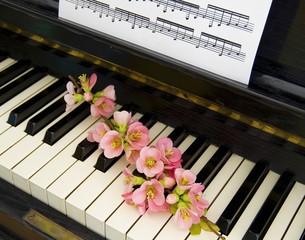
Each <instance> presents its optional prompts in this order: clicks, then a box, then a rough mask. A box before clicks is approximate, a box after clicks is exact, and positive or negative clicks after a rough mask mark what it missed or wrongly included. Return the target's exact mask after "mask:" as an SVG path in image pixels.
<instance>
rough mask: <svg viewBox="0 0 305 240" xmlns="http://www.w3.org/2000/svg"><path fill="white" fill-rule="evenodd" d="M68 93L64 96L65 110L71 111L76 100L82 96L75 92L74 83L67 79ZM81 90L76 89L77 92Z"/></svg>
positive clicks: (79, 99)
mask: <svg viewBox="0 0 305 240" xmlns="http://www.w3.org/2000/svg"><path fill="white" fill-rule="evenodd" d="M66 87H67V90H68V93H67V94H66V95H65V96H64V99H65V102H66V103H67V105H66V111H71V110H72V109H73V107H74V105H75V103H77V102H78V101H81V100H82V98H83V96H82V95H81V94H78V93H77V92H75V87H74V84H73V83H72V82H71V81H69V82H68V83H67V85H66ZM79 91H81V89H79V90H78V92H79Z"/></svg>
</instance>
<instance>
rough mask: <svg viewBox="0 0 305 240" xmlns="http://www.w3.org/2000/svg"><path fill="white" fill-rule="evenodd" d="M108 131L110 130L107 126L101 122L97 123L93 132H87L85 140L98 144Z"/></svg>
mask: <svg viewBox="0 0 305 240" xmlns="http://www.w3.org/2000/svg"><path fill="white" fill-rule="evenodd" d="M108 131H110V128H109V127H108V125H107V124H105V123H103V122H98V123H97V124H96V128H95V130H90V131H89V132H88V136H87V140H88V141H89V142H98V143H99V142H100V141H101V139H102V137H104V135H105V134H106V132H108Z"/></svg>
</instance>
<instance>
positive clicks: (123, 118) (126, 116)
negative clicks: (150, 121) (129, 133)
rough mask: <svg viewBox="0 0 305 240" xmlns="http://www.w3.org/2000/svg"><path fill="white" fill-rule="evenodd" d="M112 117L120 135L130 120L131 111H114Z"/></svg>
mask: <svg viewBox="0 0 305 240" xmlns="http://www.w3.org/2000/svg"><path fill="white" fill-rule="evenodd" d="M113 119H114V122H115V124H116V127H117V129H118V131H119V132H120V133H122V135H125V133H126V130H127V127H128V124H129V121H130V120H131V113H130V112H127V111H116V112H114V114H113Z"/></svg>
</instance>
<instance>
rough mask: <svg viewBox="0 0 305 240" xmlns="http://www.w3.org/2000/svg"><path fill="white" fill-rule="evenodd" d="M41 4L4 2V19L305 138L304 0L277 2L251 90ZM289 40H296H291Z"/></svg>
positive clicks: (1, 3) (21, 0)
mask: <svg viewBox="0 0 305 240" xmlns="http://www.w3.org/2000/svg"><path fill="white" fill-rule="evenodd" d="M39 2H40V1H33V4H31V5H29V3H28V1H24V0H14V1H7V0H2V1H0V16H1V19H3V20H5V21H7V22H9V23H12V24H14V25H16V26H19V27H20V28H21V29H24V30H27V31H29V32H32V33H33V34H37V35H38V36H42V37H44V38H46V39H52V40H55V41H56V42H58V43H60V44H63V45H65V46H69V47H71V48H74V49H78V50H80V51H83V52H85V53H89V54H92V55H95V56H97V57H100V58H102V59H105V60H106V61H109V62H112V63H115V64H117V65H120V66H123V67H125V68H127V69H130V70H133V71H135V72H138V73H141V74H143V75H146V76H148V77H150V78H153V79H157V80H158V81H161V82H164V83H166V84H169V85H171V86H174V87H177V88H180V89H183V90H185V91H187V92H190V93H192V94H195V95H197V96H199V97H203V98H205V99H207V100H209V101H212V102H215V103H217V104H219V105H221V106H224V107H227V108H230V109H233V110H235V111H238V112H240V113H243V114H245V115H247V116H250V117H252V118H255V119H258V120H261V121H263V122H266V123H268V124H271V125H273V126H275V127H278V128H280V129H283V130H285V131H287V132H290V133H293V134H297V135H300V136H303V137H305V128H304V119H305V111H304V109H305V105H304V102H305V101H304V96H305V90H304V88H303V87H300V85H299V84H296V83H300V82H303V77H302V76H303V74H304V69H305V63H304V57H303V56H304V55H303V54H302V53H304V51H305V50H304V49H305V46H304V44H303V42H305V41H304V40H305V33H304V29H305V28H304V21H303V19H304V14H302V9H304V6H305V1H304V0H292V1H285V0H274V1H273V4H272V7H271V12H270V17H269V18H268V21H267V24H266V30H265V31H264V35H263V37H262V41H261V44H260V47H259V51H258V55H257V57H256V60H255V65H254V71H253V72H252V76H251V81H250V85H249V87H247V86H245V85H243V84H239V83H236V82H232V81H231V80H229V79H225V78H222V77H219V76H215V75H213V74H211V73H207V72H206V71H204V70H202V69H198V68H194V67H192V66H190V65H187V64H183V63H181V62H178V61H175V60H173V59H169V58H167V57H164V56H162V55H160V54H155V53H154V52H151V51H149V50H146V49H142V48H138V47H136V46H134V45H132V44H127V43H126V42H124V41H122V40H119V39H116V38H114V37H112V36H109V35H105V34H103V33H97V32H94V31H93V30H92V31H90V30H88V29H84V28H81V27H80V26H76V25H75V24H71V23H68V22H64V21H62V20H60V19H58V18H57V10H56V8H47V7H45V6H44V7H43V8H42V7H41V5H40V4H39ZM51 2H54V1H51ZM35 3H37V4H35ZM50 5H51V4H50ZM46 9H47V10H46ZM300 11H301V13H300ZM12 16H14V17H12ZM275 33H277V34H275ZM291 37H296V38H297V39H295V40H294V41H289V39H290V38H291ZM284 46H285V47H286V48H288V50H286V49H284ZM287 46H288V47H287ZM284 50H285V51H284ZM296 54H298V55H296ZM282 59H290V60H289V61H288V60H286V61H282ZM33 61H36V63H37V64H40V62H41V61H40V60H38V59H35V60H33ZM52 71H54V72H55V73H57V74H59V75H67V74H71V73H74V72H75V71H72V72H71V69H65V68H60V67H57V66H54V68H52ZM270 74H271V75H270ZM285 74H286V75H285ZM282 76H283V78H280V77H282ZM287 79H291V80H289V81H287ZM293 79H294V80H293Z"/></svg>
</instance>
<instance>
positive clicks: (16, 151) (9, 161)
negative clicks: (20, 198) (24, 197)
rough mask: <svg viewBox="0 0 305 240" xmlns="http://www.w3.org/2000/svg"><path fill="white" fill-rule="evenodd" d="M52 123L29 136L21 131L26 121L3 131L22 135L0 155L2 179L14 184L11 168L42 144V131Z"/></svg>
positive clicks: (40, 159) (40, 158)
mask: <svg viewBox="0 0 305 240" xmlns="http://www.w3.org/2000/svg"><path fill="white" fill-rule="evenodd" d="M61 97H62V96H61ZM54 101H56V99H54ZM64 116H65V114H63V115H61V116H59V117H58V118H57V119H55V121H57V120H59V119H61V118H63V117H64ZM53 122H54V121H53ZM53 122H52V123H53ZM52 123H50V124H49V125H47V126H46V127H45V128H43V129H42V130H41V131H39V132H38V133H37V134H36V135H34V136H31V135H28V134H26V133H25V132H22V130H24V129H25V125H26V124H27V121H24V122H23V124H20V125H19V126H20V127H22V128H17V127H12V128H10V129H9V130H8V131H6V132H5V133H7V132H10V133H11V134H13V133H14V132H15V133H16V134H18V133H20V132H21V133H22V135H23V136H24V137H22V138H21V139H20V140H18V141H17V142H15V144H13V145H12V146H11V147H10V148H8V149H7V151H5V152H4V153H3V154H2V155H1V156H0V174H1V177H2V178H3V179H5V180H6V181H8V182H10V183H12V184H14V178H13V175H12V169H13V168H14V167H15V166H16V165H18V164H19V163H20V162H22V160H23V159H24V158H25V157H26V156H28V155H30V154H31V153H32V152H33V151H34V150H35V149H36V148H38V147H39V146H40V145H42V144H43V142H42V139H43V136H44V133H45V131H46V130H47V129H48V128H49V127H50V125H51V124H52ZM15 129H17V130H18V131H17V130H16V131H12V130H15ZM23 133H24V134H23ZM1 136H2V135H0V137H1ZM5 136H6V134H5ZM20 136H21V134H20V135H18V136H17V137H16V136H15V137H16V138H18V137H20ZM12 140H16V139H14V136H12ZM45 154H46V153H45V152H44V153H43V154H42V155H40V156H39V161H38V162H41V161H42V156H43V155H45ZM28 167H29V168H30V167H32V165H29V166H28ZM23 190H24V191H26V192H28V193H29V191H28V190H27V189H25V188H24V189H23Z"/></svg>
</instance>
